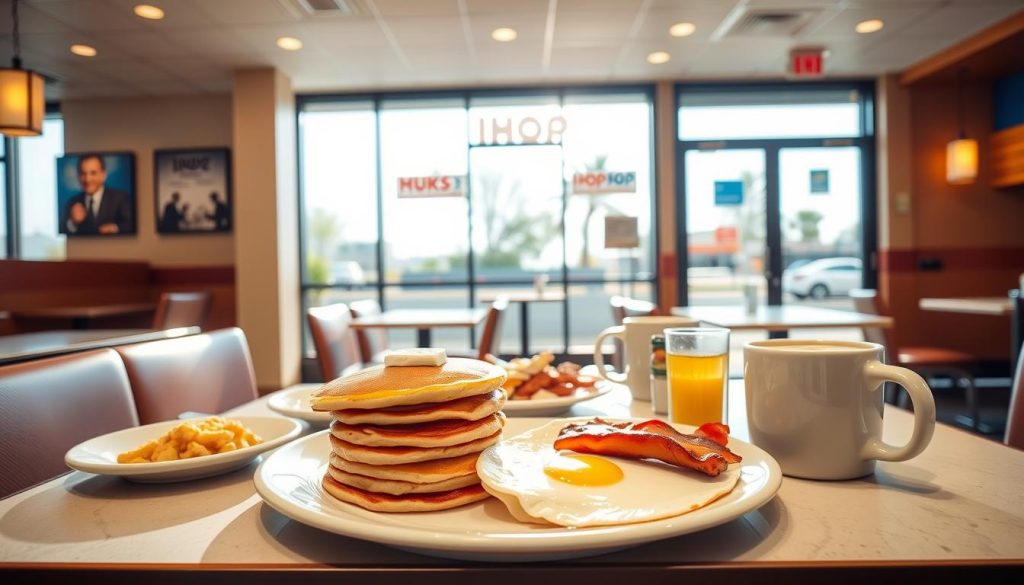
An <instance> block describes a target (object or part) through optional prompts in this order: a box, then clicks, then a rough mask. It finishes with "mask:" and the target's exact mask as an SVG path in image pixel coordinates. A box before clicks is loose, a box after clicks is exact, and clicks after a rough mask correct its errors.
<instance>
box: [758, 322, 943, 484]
mask: <svg viewBox="0 0 1024 585" xmlns="http://www.w3.org/2000/svg"><path fill="white" fill-rule="evenodd" d="M743 358H744V366H743V380H744V386H745V388H746V394H747V424H748V427H749V429H750V439H751V441H752V442H753V443H754V444H755V445H757V446H758V447H761V448H762V449H764V450H765V451H767V452H768V453H770V454H771V455H772V456H773V457H774V458H775V459H776V460H777V461H778V462H779V466H780V467H781V468H782V473H783V474H785V475H790V476H794V477H804V478H809V479H853V478H855V477H861V476H864V475H868V474H870V473H872V472H874V470H875V461H876V460H877V461H905V460H907V459H910V458H911V457H916V456H917V455H918V454H920V453H921V451H924V448H925V447H927V446H928V442H929V441H931V438H932V433H933V432H934V431H935V400H934V399H933V398H932V392H931V390H930V389H929V388H928V385H927V384H926V383H925V381H924V380H923V379H922V378H921V376H919V375H917V374H915V373H914V372H912V371H910V370H908V369H906V368H900V367H897V366H890V365H886V364H884V363H882V346H881V345H878V344H876V343H865V342H859V341H810V340H801V339H775V340H768V341H754V342H751V343H748V344H747V345H746V346H745V347H744V348H743ZM885 382H895V383H897V384H899V385H900V386H903V387H904V388H905V389H906V390H907V392H908V393H909V394H910V399H911V400H912V401H913V403H914V431H913V434H912V435H911V437H910V440H909V441H907V443H906V444H905V445H903V446H901V447H897V446H894V445H890V444H888V443H885V442H883V441H882V412H883V411H884V404H883V401H882V387H883V384H884V383H885Z"/></svg>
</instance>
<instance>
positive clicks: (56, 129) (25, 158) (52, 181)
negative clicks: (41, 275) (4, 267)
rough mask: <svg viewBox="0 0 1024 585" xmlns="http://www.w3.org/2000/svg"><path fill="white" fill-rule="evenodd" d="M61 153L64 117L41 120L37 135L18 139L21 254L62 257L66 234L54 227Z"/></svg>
mask: <svg viewBox="0 0 1024 585" xmlns="http://www.w3.org/2000/svg"><path fill="white" fill-rule="evenodd" d="M63 154H64V120H61V119H60V118H49V119H46V120H44V121H43V133H42V135H40V136H34V137H31V138H19V139H18V192H19V193H20V196H21V197H20V204H21V257H22V258H23V259H26V260H61V259H63V258H64V254H65V246H64V244H65V240H66V237H65V236H63V235H61V234H60V233H58V231H57V177H56V168H57V167H56V160H57V157H59V156H61V155H63Z"/></svg>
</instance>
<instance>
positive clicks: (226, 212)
mask: <svg viewBox="0 0 1024 585" xmlns="http://www.w3.org/2000/svg"><path fill="white" fill-rule="evenodd" d="M153 171H154V172H153V178H154V183H155V184H154V189H153V192H154V198H155V200H156V231H157V232H159V233H161V234H183V233H193V234H194V233H204V232H205V233H209V232H230V231H231V224H232V221H231V217H232V209H231V151H230V150H229V149H227V148H190V149H179V150H157V151H156V152H154V153H153Z"/></svg>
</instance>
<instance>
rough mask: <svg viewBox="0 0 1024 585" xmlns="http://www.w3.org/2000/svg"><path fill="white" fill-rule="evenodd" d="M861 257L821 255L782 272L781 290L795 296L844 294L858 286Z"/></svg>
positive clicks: (823, 296)
mask: <svg viewBox="0 0 1024 585" xmlns="http://www.w3.org/2000/svg"><path fill="white" fill-rule="evenodd" d="M862 270H863V263H862V262H861V261H860V258H821V259H820V260H813V261H811V262H808V263H807V264H803V265H802V266H799V267H797V268H796V269H792V268H787V269H786V271H785V272H783V273H782V290H783V292H788V293H792V294H793V296H795V297H796V298H798V299H805V298H807V297H811V298H814V299H824V298H826V297H828V296H832V295H846V294H849V293H850V291H851V290H853V289H855V288H859V287H860V286H861V272H862Z"/></svg>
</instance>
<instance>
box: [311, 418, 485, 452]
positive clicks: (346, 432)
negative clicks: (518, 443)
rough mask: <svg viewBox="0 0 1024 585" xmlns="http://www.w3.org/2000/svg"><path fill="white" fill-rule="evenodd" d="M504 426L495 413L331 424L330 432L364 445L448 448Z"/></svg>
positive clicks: (481, 436) (343, 439)
mask: <svg viewBox="0 0 1024 585" xmlns="http://www.w3.org/2000/svg"><path fill="white" fill-rule="evenodd" d="M504 426H505V415H504V414H502V413H500V412H498V413H495V414H492V415H490V416H488V417H486V418H482V419H480V420H470V421H467V420H459V419H449V420H438V421H434V422H427V423H415V424H411V425H347V424H345V423H343V422H340V421H334V422H333V423H331V434H332V435H334V436H335V437H337V438H339V439H341V440H342V441H347V442H349V443H355V444H356V445H365V446H367V447H448V446H450V445H460V444H462V443H468V442H470V441H475V440H477V439H483V438H484V437H489V436H491V435H493V434H494V433H497V432H499V431H501V429H502V427H504Z"/></svg>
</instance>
